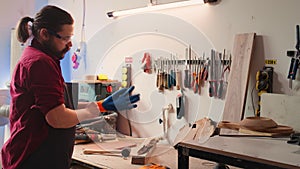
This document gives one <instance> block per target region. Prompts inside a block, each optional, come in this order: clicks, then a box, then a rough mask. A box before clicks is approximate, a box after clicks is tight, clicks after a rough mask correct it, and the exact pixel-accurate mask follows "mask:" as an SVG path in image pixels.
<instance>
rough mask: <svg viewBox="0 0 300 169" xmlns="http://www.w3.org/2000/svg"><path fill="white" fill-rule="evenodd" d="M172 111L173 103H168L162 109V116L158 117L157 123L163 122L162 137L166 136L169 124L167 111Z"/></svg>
mask: <svg viewBox="0 0 300 169" xmlns="http://www.w3.org/2000/svg"><path fill="white" fill-rule="evenodd" d="M171 112H174V109H173V105H172V104H171V103H170V104H169V105H168V106H167V107H165V108H163V109H162V114H163V118H162V119H159V123H160V124H161V123H162V124H163V132H164V138H167V133H168V128H169V127H170V126H171V124H170V121H169V113H171Z"/></svg>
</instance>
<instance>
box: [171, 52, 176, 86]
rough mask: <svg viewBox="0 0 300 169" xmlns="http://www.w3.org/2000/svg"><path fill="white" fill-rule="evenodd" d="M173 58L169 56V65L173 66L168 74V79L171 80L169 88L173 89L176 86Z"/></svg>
mask: <svg viewBox="0 0 300 169" xmlns="http://www.w3.org/2000/svg"><path fill="white" fill-rule="evenodd" d="M175 60H176V58H175V56H174V57H173V55H172V54H171V65H172V66H173V69H172V68H171V70H170V71H171V72H170V78H171V82H170V83H171V88H173V87H174V86H176V68H175V66H176V65H175Z"/></svg>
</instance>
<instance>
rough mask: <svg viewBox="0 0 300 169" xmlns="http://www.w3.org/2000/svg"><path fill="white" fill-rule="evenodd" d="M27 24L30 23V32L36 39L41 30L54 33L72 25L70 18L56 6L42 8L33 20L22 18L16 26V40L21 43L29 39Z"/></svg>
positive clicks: (72, 20)
mask: <svg viewBox="0 0 300 169" xmlns="http://www.w3.org/2000/svg"><path fill="white" fill-rule="evenodd" d="M28 22H32V26H31V30H32V34H33V36H34V37H38V32H39V31H40V30H41V29H42V28H46V29H50V30H52V31H54V32H59V31H61V27H62V25H65V24H69V25H72V24H73V23H74V19H73V18H72V16H71V15H70V14H69V13H68V12H67V11H65V10H63V9H61V8H58V7H56V6H52V5H47V6H45V7H43V8H42V9H41V10H40V11H39V12H38V13H37V14H36V15H35V18H34V19H33V18H30V17H23V18H22V19H21V20H20V21H19V24H18V26H17V35H18V40H19V41H20V42H22V43H24V42H26V40H27V39H28V38H29V36H30V35H29V30H28Z"/></svg>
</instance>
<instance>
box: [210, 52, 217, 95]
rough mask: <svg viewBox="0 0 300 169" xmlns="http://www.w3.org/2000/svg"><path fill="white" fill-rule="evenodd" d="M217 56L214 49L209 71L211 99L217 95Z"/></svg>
mask: <svg viewBox="0 0 300 169" xmlns="http://www.w3.org/2000/svg"><path fill="white" fill-rule="evenodd" d="M215 55H216V52H215V51H214V50H213V49H212V50H211V60H210V64H209V65H210V68H209V69H210V71H209V77H210V81H209V97H213V96H215V95H216V83H215V82H216V79H215V78H216V77H215V69H216V68H215Z"/></svg>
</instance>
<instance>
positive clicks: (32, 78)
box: [1, 5, 140, 169]
mask: <svg viewBox="0 0 300 169" xmlns="http://www.w3.org/2000/svg"><path fill="white" fill-rule="evenodd" d="M28 22H32V26H31V30H29V28H30V27H29V26H28ZM73 23H74V20H73V18H72V16H71V15H70V14H69V13H68V12H66V11H64V10H62V9H60V8H58V7H55V6H50V5H48V6H45V7H44V8H42V9H41V10H40V11H39V12H38V13H37V14H36V16H35V18H34V19H33V18H30V17H24V18H22V19H21V20H20V22H19V25H18V29H17V31H18V39H19V41H21V42H22V43H24V42H25V41H27V39H28V38H29V37H30V31H31V32H32V36H33V39H32V41H31V45H30V46H29V47H27V48H26V49H25V50H24V52H23V54H22V57H21V59H20V61H19V62H18V64H17V65H16V68H15V70H14V74H13V76H12V81H11V88H10V92H11V104H10V106H11V108H10V131H11V136H10V138H9V139H8V141H7V142H6V143H5V144H4V146H3V148H2V151H1V156H2V165H3V168H4V169H48V168H49V169H68V168H69V167H70V162H71V156H72V153H73V146H74V137H75V126H76V124H78V123H80V121H83V120H86V119H90V118H94V117H97V116H98V115H99V113H100V112H104V111H107V110H110V111H118V110H124V109H131V108H135V107H136V106H137V105H136V104H135V103H136V102H137V101H139V99H140V98H139V95H138V94H137V95H130V93H131V92H132V91H133V89H134V88H133V87H130V88H129V89H121V90H119V91H117V92H115V93H114V94H113V95H112V96H110V97H108V98H106V99H105V100H104V101H100V102H97V103H96V102H92V103H89V104H88V105H87V106H86V108H84V109H79V110H72V109H69V108H66V106H65V100H64V79H63V77H62V73H61V67H60V60H61V59H62V58H63V57H64V55H65V53H66V52H67V51H69V49H70V48H71V47H72V42H71V37H72V36H73V29H74V27H73ZM129 95H130V96H129Z"/></svg>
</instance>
